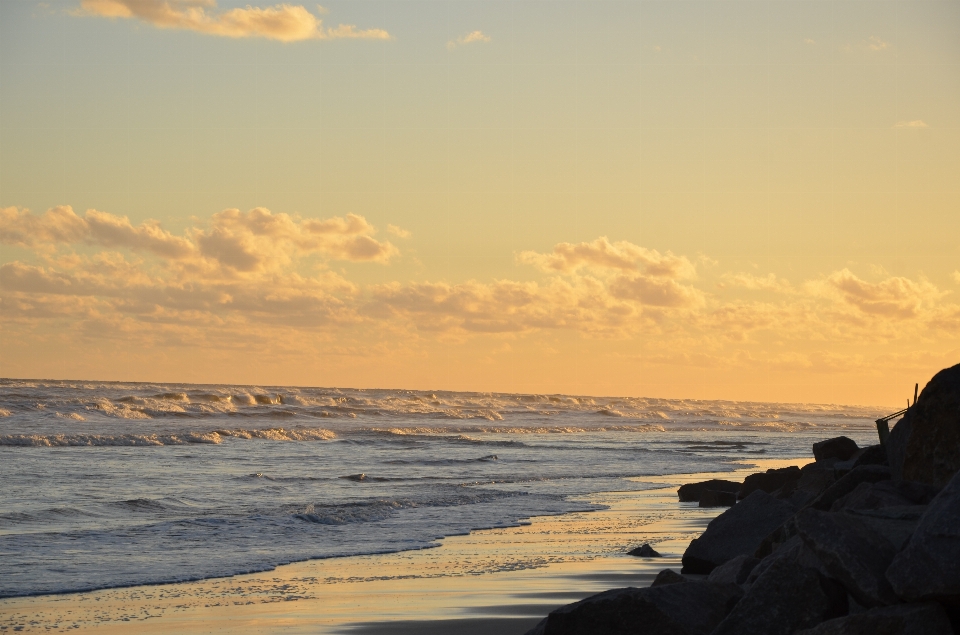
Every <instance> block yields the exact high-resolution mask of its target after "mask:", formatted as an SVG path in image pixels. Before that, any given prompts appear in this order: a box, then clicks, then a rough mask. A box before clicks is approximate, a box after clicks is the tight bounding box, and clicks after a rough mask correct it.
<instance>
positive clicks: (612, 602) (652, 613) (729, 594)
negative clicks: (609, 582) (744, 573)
mask: <svg viewBox="0 0 960 635" xmlns="http://www.w3.org/2000/svg"><path fill="white" fill-rule="evenodd" d="M742 593H743V592H742V591H741V590H740V589H739V588H738V587H736V586H733V585H727V584H712V583H710V582H684V583H681V584H669V585H664V586H658V587H649V588H646V589H634V588H628V589H613V590H611V591H605V592H604V593H600V594H598V595H594V596H591V597H588V598H586V599H584V600H581V601H579V602H576V603H575V604H569V605H567V606H564V607H561V608H559V609H557V610H556V611H553V612H552V613H550V615H548V616H547V617H546V619H544V620H543V621H542V622H540V624H538V625H537V627H536V628H534V629H533V630H531V631H530V632H529V633H528V635H597V634H600V633H602V634H604V635H647V634H649V635H707V634H708V633H710V632H711V631H712V630H713V629H714V628H715V627H716V625H717V624H718V623H719V622H720V621H721V620H722V619H723V618H724V616H726V615H727V613H728V611H729V607H730V606H731V605H732V604H733V603H735V602H736V601H737V599H738V598H739V597H740V594H742Z"/></svg>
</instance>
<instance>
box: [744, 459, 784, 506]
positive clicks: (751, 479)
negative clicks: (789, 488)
mask: <svg viewBox="0 0 960 635" xmlns="http://www.w3.org/2000/svg"><path fill="white" fill-rule="evenodd" d="M797 480H800V467H799V466H797V465H791V466H790V467H781V468H779V469H770V470H767V471H766V472H757V473H756V474H751V475H750V476H748V477H747V478H745V479H743V485H741V486H740V491H739V492H738V493H737V498H746V497H747V496H749V495H750V494H752V493H753V492H755V491H756V490H763V491H764V492H768V493H769V492H775V491H776V490H778V489H780V488H781V487H783V486H784V485H785V484H787V483H789V482H790V481H797Z"/></svg>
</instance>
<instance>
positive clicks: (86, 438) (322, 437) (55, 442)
mask: <svg viewBox="0 0 960 635" xmlns="http://www.w3.org/2000/svg"><path fill="white" fill-rule="evenodd" d="M336 436H337V435H336V433H334V432H333V431H331V430H325V429H322V428H291V429H284V428H266V429H259V430H258V429H254V430H243V429H236V430H214V431H210V432H181V433H176V434H118V435H107V434H2V435H0V446H25V447H62V446H163V445H189V444H195V443H208V444H218V443H222V442H223V440H224V439H225V438H229V437H234V438H238V439H266V440H270V441H329V440H330V439H334V438H336Z"/></svg>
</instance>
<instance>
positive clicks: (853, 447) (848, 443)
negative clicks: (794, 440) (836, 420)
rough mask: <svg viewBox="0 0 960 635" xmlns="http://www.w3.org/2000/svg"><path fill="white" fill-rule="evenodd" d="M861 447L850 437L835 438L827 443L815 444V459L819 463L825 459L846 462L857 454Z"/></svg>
mask: <svg viewBox="0 0 960 635" xmlns="http://www.w3.org/2000/svg"><path fill="white" fill-rule="evenodd" d="M859 449H860V447H859V446H858V445H857V442H856V441H854V440H853V439H851V438H849V437H834V438H832V439H827V440H826V441H820V442H819V443H814V444H813V458H814V459H816V460H817V461H822V460H824V459H839V460H841V461H846V460H847V459H849V458H851V457H852V456H853V455H854V454H856V453H857V450H859Z"/></svg>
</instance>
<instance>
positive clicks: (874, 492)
mask: <svg viewBox="0 0 960 635" xmlns="http://www.w3.org/2000/svg"><path fill="white" fill-rule="evenodd" d="M938 491H939V490H938V489H937V488H934V487H932V486H930V485H924V484H923V483H914V482H913V481H880V482H878V483H867V482H863V483H860V484H859V485H857V486H856V487H855V488H854V490H853V491H852V492H850V493H849V494H846V495H844V496H842V497H840V498H838V499H837V500H835V501H834V502H833V505H831V506H830V511H840V510H842V509H847V510H852V509H858V510H867V509H883V508H885V507H904V506H910V505H926V504H927V503H929V502H930V501H932V500H933V497H934V496H936V495H937V492H938Z"/></svg>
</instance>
